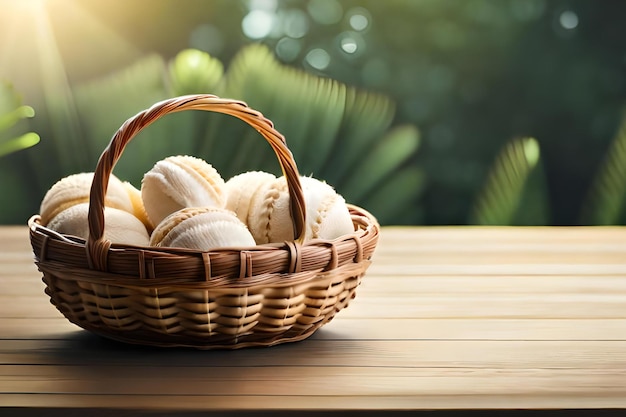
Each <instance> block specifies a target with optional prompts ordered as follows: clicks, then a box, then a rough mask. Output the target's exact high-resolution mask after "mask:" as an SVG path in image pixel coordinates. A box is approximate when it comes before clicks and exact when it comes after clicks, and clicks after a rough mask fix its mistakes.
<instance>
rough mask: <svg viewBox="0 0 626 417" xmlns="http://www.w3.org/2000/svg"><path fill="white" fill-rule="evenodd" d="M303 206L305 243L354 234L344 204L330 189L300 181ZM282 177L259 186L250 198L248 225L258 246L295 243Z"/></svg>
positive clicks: (308, 179) (311, 180)
mask: <svg viewBox="0 0 626 417" xmlns="http://www.w3.org/2000/svg"><path fill="white" fill-rule="evenodd" d="M300 183H301V184H302V192H303V196H304V202H305V205H306V226H305V227H306V229H305V235H304V239H305V241H306V240H310V239H329V240H330V239H335V238H338V237H340V236H343V235H346V234H349V233H353V232H354V224H353V223H352V217H351V215H350V211H349V210H348V207H347V206H346V202H345V200H344V199H343V197H342V196H341V195H339V194H338V193H337V192H336V191H335V190H334V189H333V188H332V187H331V186H330V185H328V184H327V183H325V182H322V181H319V180H317V179H315V178H311V177H300ZM289 198H290V197H289V192H288V188H287V181H286V179H285V177H280V178H277V179H276V180H274V181H270V182H268V183H266V184H265V185H263V186H261V187H260V188H259V189H258V190H257V192H256V193H254V195H253V196H252V200H251V203H250V210H249V212H248V220H247V225H248V228H249V229H250V232H251V233H252V236H254V239H255V241H256V242H257V244H263V243H275V242H283V241H291V240H293V239H294V231H293V224H292V220H291V212H290V207H289V201H290V200H289Z"/></svg>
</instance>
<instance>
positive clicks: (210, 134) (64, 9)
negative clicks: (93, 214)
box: [0, 0, 626, 225]
mask: <svg viewBox="0 0 626 417" xmlns="http://www.w3.org/2000/svg"><path fill="white" fill-rule="evenodd" d="M0 6H1V7H2V10H3V12H2V14H0V79H1V80H2V87H1V88H0V150H1V149H5V151H4V154H3V155H0V223H5V224H7V223H8V224H24V223H25V222H26V220H27V218H28V217H29V216H30V215H31V214H34V213H36V212H37V211H38V206H39V202H40V200H41V198H42V197H43V194H44V193H45V191H46V190H47V189H48V188H49V187H50V186H51V185H52V184H53V183H54V182H55V181H57V180H58V179H59V178H60V177H62V176H65V175H68V174H71V173H75V172H79V171H91V170H93V169H94V168H95V163H96V161H97V158H98V156H99V154H100V152H101V151H102V150H103V149H104V147H105V146H106V144H107V143H108V140H109V139H110V137H111V135H112V134H113V133H114V132H115V130H117V128H118V127H119V126H120V125H121V124H122V123H123V121H124V120H125V119H127V118H128V117H130V116H132V115H133V114H135V113H136V112H137V111H140V110H142V109H144V108H146V107H148V106H149V105H151V104H153V103H154V102H155V101H158V100H161V99H164V98H167V97H170V96H172V95H179V94H188V93H200V92H210V93H216V94H218V95H222V96H228V97H233V98H238V99H243V100H245V101H246V102H248V103H249V104H250V105H251V106H252V107H254V108H256V109H258V110H260V111H261V112H263V113H264V114H265V115H266V116H268V117H269V118H270V119H272V120H273V121H274V122H275V124H276V126H277V128H278V130H280V131H281V132H282V133H283V134H285V136H286V137H287V141H288V144H289V146H290V148H291V149H292V150H293V152H294V156H295V158H296V161H297V162H298V165H299V167H300V170H301V172H302V173H303V174H307V175H308V174H312V175H314V176H316V177H318V178H322V179H325V180H327V181H328V182H329V183H330V184H332V185H333V186H335V188H337V189H338V191H339V192H341V193H342V194H344V196H345V197H346V199H347V200H348V201H350V202H352V203H355V204H358V205H361V206H363V207H365V208H367V209H368V210H370V211H372V212H373V213H374V214H376V216H377V217H378V218H379V219H380V220H381V222H382V223H383V224H428V225H437V224H537V225H541V224H553V225H576V224H626V201H625V200H626V123H625V122H624V120H625V118H624V114H625V113H624V110H625V109H624V104H625V98H626V80H625V77H624V75H625V74H626V50H625V49H624V45H626V25H624V24H623V16H626V2H623V1H621V0H606V1H602V2H594V1H591V0H551V1H548V0H463V1H462V0H385V1H378V0H358V1H357V0H308V1H305V0H133V1H132V2H130V1H121V0H117V1H112V0H90V1H79V0H23V1H13V0H0ZM3 127H4V129H3ZM250 130H251V129H249V128H246V126H244V125H243V124H242V123H239V122H238V121H236V120H230V119H229V118H228V117H227V116H222V115H213V114H196V113H195V112H192V113H189V114H187V112H186V113H183V114H176V115H171V116H168V117H167V118H165V119H163V120H160V121H159V122H157V124H155V125H154V126H152V127H150V128H149V129H147V130H146V131H145V132H142V133H141V134H140V135H139V136H138V137H137V139H136V140H134V141H133V142H132V143H131V144H130V145H129V146H128V148H127V150H126V151H125V154H124V155H123V156H122V159H121V160H120V163H119V164H118V166H117V167H116V170H115V173H116V174H117V175H118V176H119V177H121V178H123V179H126V180H130V181H131V182H133V183H134V184H135V185H136V186H138V185H139V184H140V181H141V175H142V173H143V172H145V171H147V170H148V169H149V168H150V167H151V166H152V164H153V163H154V162H156V161H157V160H158V159H160V158H161V157H165V156H167V155H170V154H174V153H181V154H182V153H190V154H193V155H196V156H200V157H203V158H205V159H206V160H207V161H208V162H210V163H212V164H213V165H215V166H216V168H217V169H218V170H219V171H220V172H221V173H222V175H223V176H224V177H225V178H226V179H227V178H228V177H229V176H231V175H234V174H236V173H238V172H242V171H245V170H251V169H266V170H270V171H273V170H276V168H277V167H276V164H275V162H274V158H273V157H272V155H271V154H270V153H269V149H267V148H268V147H267V146H264V143H262V140H259V138H258V137H257V136H256V133H255V132H254V131H252V132H250ZM35 132H36V133H35ZM33 135H35V136H33ZM37 135H38V136H37ZM23 137H26V138H27V139H28V140H25V139H22V142H20V141H16V140H15V139H19V138H23ZM39 138H40V141H39V143H37V141H38V139H39ZM3 145H5V146H4V148H2V146H3ZM33 145H35V146H33ZM21 148H24V149H21ZM26 148H27V149H26Z"/></svg>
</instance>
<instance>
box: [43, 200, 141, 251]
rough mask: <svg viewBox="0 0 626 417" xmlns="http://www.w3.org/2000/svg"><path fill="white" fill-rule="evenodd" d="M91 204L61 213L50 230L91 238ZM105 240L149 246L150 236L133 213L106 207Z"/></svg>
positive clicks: (80, 204)
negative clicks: (89, 218) (89, 219)
mask: <svg viewBox="0 0 626 417" xmlns="http://www.w3.org/2000/svg"><path fill="white" fill-rule="evenodd" d="M88 214H89V203H79V204H75V205H73V206H71V207H68V208H67V209H65V210H63V211H61V212H60V213H59V214H57V215H56V216H54V217H53V218H52V219H51V220H50V222H49V223H48V228H49V229H51V230H54V231H56V232H59V233H61V234H64V235H72V236H78V237H80V238H83V239H85V240H86V239H87V238H88V237H89V222H88V220H87V217H88ZM104 238H105V239H108V240H110V241H111V242H112V243H121V244H127V245H134V246H148V244H149V242H150V236H149V235H148V231H147V230H146V228H145V226H144V225H143V223H142V222H141V221H140V220H139V219H138V218H137V217H135V216H134V215H132V214H131V213H129V212H127V211H125V210H119V209H116V208H113V207H106V206H105V207H104Z"/></svg>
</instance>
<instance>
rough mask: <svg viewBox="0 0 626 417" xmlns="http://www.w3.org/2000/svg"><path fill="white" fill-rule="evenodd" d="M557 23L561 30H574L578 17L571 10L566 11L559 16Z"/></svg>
mask: <svg viewBox="0 0 626 417" xmlns="http://www.w3.org/2000/svg"><path fill="white" fill-rule="evenodd" d="M559 23H560V24H561V27H563V29H568V30H572V29H576V27H577V26H578V15H577V14H576V13H574V12H573V11H571V10H566V11H564V12H563V13H561V15H560V16H559Z"/></svg>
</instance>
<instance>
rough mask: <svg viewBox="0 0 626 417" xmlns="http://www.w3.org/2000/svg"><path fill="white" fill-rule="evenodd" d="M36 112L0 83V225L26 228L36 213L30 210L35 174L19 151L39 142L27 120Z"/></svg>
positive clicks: (7, 86) (26, 156)
mask: <svg viewBox="0 0 626 417" xmlns="http://www.w3.org/2000/svg"><path fill="white" fill-rule="evenodd" d="M34 115H35V111H34V110H33V109H32V108H31V107H29V106H25V105H23V104H22V103H21V100H20V97H19V96H18V94H17V93H16V92H15V90H14V89H13V88H12V86H10V85H9V84H8V83H4V82H0V157H4V158H3V159H2V163H0V224H6V223H15V222H16V219H19V220H18V221H19V223H21V224H23V223H24V222H25V221H26V217H27V216H29V215H30V214H31V213H33V212H34V211H31V207H28V203H26V202H28V201H29V200H30V199H31V195H30V194H31V193H32V192H33V189H34V188H35V187H33V186H32V185H33V182H34V179H33V178H32V177H31V176H30V175H29V174H31V173H32V170H28V169H24V167H25V166H27V163H28V155H26V153H18V152H17V151H20V150H23V149H26V148H29V147H31V146H33V145H35V144H37V143H38V142H39V135H37V134H36V133H34V132H27V131H28V130H29V129H28V125H27V123H26V119H28V118H31V117H33V116H34Z"/></svg>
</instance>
